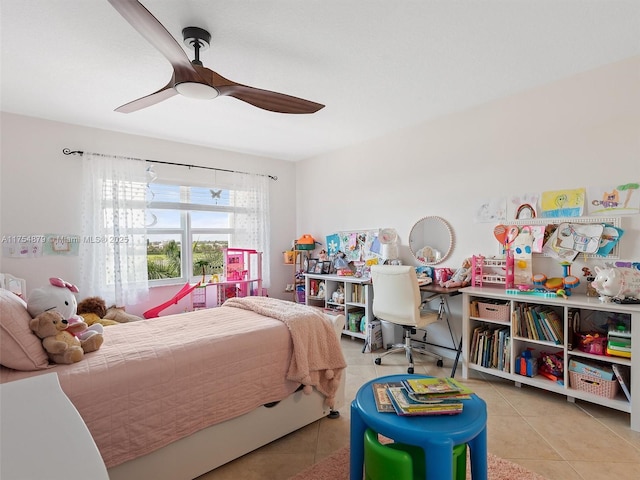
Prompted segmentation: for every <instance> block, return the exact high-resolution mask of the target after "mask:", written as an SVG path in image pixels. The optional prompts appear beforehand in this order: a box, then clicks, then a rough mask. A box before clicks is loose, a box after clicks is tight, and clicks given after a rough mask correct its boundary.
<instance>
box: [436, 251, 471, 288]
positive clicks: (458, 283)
mask: <svg viewBox="0 0 640 480" xmlns="http://www.w3.org/2000/svg"><path fill="white" fill-rule="evenodd" d="M470 283H471V260H470V259H468V258H465V259H464V261H463V262H462V266H461V267H460V268H459V269H457V270H456V271H455V272H454V273H453V275H452V276H451V278H450V279H449V280H447V281H446V282H440V286H441V287H445V288H456V287H464V286H466V285H469V284H470Z"/></svg>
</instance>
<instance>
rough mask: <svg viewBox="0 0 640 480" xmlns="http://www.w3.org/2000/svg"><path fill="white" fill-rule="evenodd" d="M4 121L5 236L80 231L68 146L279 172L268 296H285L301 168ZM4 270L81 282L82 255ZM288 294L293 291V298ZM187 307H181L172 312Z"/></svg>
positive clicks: (3, 267)
mask: <svg viewBox="0 0 640 480" xmlns="http://www.w3.org/2000/svg"><path fill="white" fill-rule="evenodd" d="M1 120H2V131H1V140H2V145H1V153H2V156H1V162H2V163H1V164H0V237H1V236H2V235H19V234H45V233H60V234H79V233H80V205H81V203H82V198H81V196H80V157H77V156H66V155H64V154H63V153H62V149H63V148H65V147H67V148H70V149H72V150H86V151H90V152H98V153H105V154H113V155H125V156H131V157H137V158H145V159H153V160H162V161H169V162H180V163H188V164H194V165H203V166H212V167H218V168H225V169H230V170H238V171H243V172H251V173H262V174H269V175H274V176H277V177H278V180H277V181H272V182H271V183H270V189H271V196H270V207H271V219H272V223H271V231H272V236H271V243H272V247H273V249H272V250H273V252H272V258H271V264H270V267H271V280H272V285H273V288H271V289H270V290H269V294H270V295H271V296H275V297H278V296H283V297H284V296H285V295H286V294H285V292H284V285H286V284H287V283H291V280H290V279H289V276H290V275H291V272H290V270H291V269H290V268H287V267H285V266H284V265H283V260H282V253H281V252H282V251H283V250H284V249H285V248H286V247H287V246H288V245H290V244H291V241H292V239H293V238H295V236H296V228H295V208H294V205H295V166H294V164H292V163H291V162H287V161H281V160H274V159H270V158H263V157H256V156H251V155H245V154H237V153H231V152H225V151H221V150H213V149H210V148H204V147H199V146H194V145H186V144H181V143H176V142H169V141H164V140H158V139H154V138H147V137H140V136H134V135H127V134H123V133H117V132H109V131H105V130H99V129H94V128H87V127H80V126H75V125H69V124H64V123H59V122H52V121H48V120H42V119H35V118H30V117H24V116H19V115H13V114H9V113H2V117H1ZM158 168H160V167H158ZM171 169H172V171H173V172H175V175H184V176H189V175H194V174H195V172H196V170H191V171H190V170H188V169H186V168H184V169H182V170H181V169H178V168H176V167H171ZM197 172H198V173H197V174H198V176H200V177H202V176H203V175H211V179H212V180H213V178H214V177H213V172H207V171H205V170H197ZM0 271H2V272H6V273H11V274H13V275H16V276H19V277H22V278H25V279H26V280H27V289H28V290H31V289H33V288H36V287H38V286H42V285H46V284H47V283H48V278H49V277H61V278H64V279H65V280H67V281H69V282H72V283H76V284H77V283H78V282H79V280H80V278H79V259H78V257H77V256H50V255H48V256H43V257H41V258H33V259H14V258H6V257H2V256H0ZM78 287H79V288H80V294H79V298H80V299H82V298H83V295H82V285H78ZM177 289H178V288H169V289H167V288H164V289H158V290H155V291H154V292H152V296H151V299H150V301H149V303H148V304H146V305H139V306H137V307H133V308H128V311H131V313H137V314H140V313H141V312H143V311H144V310H146V307H148V306H151V305H155V304H157V303H160V302H162V301H164V300H167V299H168V298H170V297H171V296H172V295H173V292H175V291H176V290H177ZM85 296H88V295H85ZM290 297H291V295H290V294H288V295H287V298H290ZM181 308H183V307H182V305H179V306H177V307H175V308H174V309H173V311H178V310H180V309H181ZM171 311H172V310H171V309H169V310H167V311H166V312H167V313H169V312H171Z"/></svg>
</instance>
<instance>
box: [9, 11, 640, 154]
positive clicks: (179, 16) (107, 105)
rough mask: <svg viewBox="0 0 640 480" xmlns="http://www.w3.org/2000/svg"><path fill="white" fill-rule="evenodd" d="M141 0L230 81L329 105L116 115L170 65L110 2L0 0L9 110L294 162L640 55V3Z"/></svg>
mask: <svg viewBox="0 0 640 480" xmlns="http://www.w3.org/2000/svg"><path fill="white" fill-rule="evenodd" d="M141 3H142V4H143V5H144V6H145V7H146V8H147V9H148V10H150V11H151V13H152V14H153V15H154V16H155V17H156V18H157V19H158V20H159V21H160V22H161V23H162V24H163V25H164V26H165V27H166V28H167V30H168V31H169V32H170V33H171V34H172V35H173V36H174V37H176V38H177V39H178V41H179V43H180V45H183V43H182V36H181V31H182V28H184V27H187V26H198V27H201V28H205V29H207V30H209V31H210V32H211V34H212V37H213V38H212V45H211V48H210V49H208V50H206V51H204V52H202V54H201V60H202V61H203V63H204V65H205V66H206V67H209V68H211V69H212V70H214V71H216V72H218V73H219V74H221V75H222V76H224V77H227V78H229V79H231V80H234V81H236V82H238V83H243V84H245V85H251V86H254V87H259V88H263V89H267V90H273V91H277V92H281V93H287V94H290V95H295V96H298V97H302V98H305V99H308V100H313V101H316V102H319V103H323V104H325V105H326V107H325V108H324V109H322V110H320V111H319V112H317V113H315V114H312V115H285V114H278V113H272V112H267V111H264V110H260V109H258V108H256V107H253V106H251V105H248V104H245V103H244V102H241V101H239V100H236V99H233V98H230V97H219V98H216V99H214V100H193V99H188V98H185V97H182V96H175V97H172V98H170V99H169V100H166V101H164V102H162V103H160V104H157V105H155V106H153V107H150V108H147V109H145V110H141V111H139V112H135V113H130V114H122V113H116V112H114V111H113V110H114V108H116V107H118V106H120V105H122V104H124V103H127V102H129V101H131V100H134V99H136V98H139V97H141V96H144V95H147V94H149V93H152V92H154V91H156V90H158V89H159V88H160V87H162V86H164V85H165V84H166V83H167V81H168V80H169V78H170V76H171V67H170V65H169V62H168V61H167V60H165V58H164V57H163V56H162V55H161V54H160V53H158V52H157V51H156V50H155V49H154V48H153V47H152V46H151V45H150V44H149V43H147V41H146V40H145V39H144V38H142V37H141V36H140V35H139V34H138V33H137V32H136V31H135V30H134V29H133V28H132V27H131V26H130V25H129V23H127V22H126V21H125V20H124V19H123V18H122V17H121V16H120V15H119V14H118V13H117V12H116V11H115V10H114V8H113V7H112V6H111V5H110V4H109V3H108V2H107V0H0V6H1V10H0V15H1V22H2V23H1V28H2V30H1V34H2V38H1V40H2V44H1V47H2V63H1V74H2V77H1V80H2V85H1V87H2V91H1V97H0V100H1V106H2V110H3V111H7V112H12V113H18V114H23V115H29V116H34V117H41V118H45V119H51V120H58V121H62V122H68V123H72V124H80V125H86V126H91V127H98V128H103V129H108V130H115V131H121V132H128V133H133V134H139V135H146V136H151V137H158V138H164V139H169V140H175V141H180V142H186V143H193V144H199V145H205V146H210V147H214V148H221V149H225V150H232V151H240V152H246V153H252V154H257V155H262V156H268V157H273V158H280V159H285V160H292V161H295V160H299V159H303V158H308V157H311V156H314V155H317V154H320V153H322V152H327V151H331V150H336V149H339V148H342V147H345V146H347V145H350V144H354V143H359V142H362V141H364V140H367V139H369V138H374V137H377V136H380V135H382V134H384V133H387V132H390V131H394V130H398V129H401V128H403V127H407V126H410V125H414V124H417V123H420V122H423V121H425V120H429V119H433V118H436V117H439V116H442V115H445V114H448V113H452V112H456V111H460V110H463V109H466V108H469V107H472V106H475V105H479V104H482V103H485V102H487V101H490V100H493V99H496V98H500V97H503V96H506V95H511V94H514V93H517V92H521V91H523V90H526V89H530V88H533V87H536V86H538V85H542V84H546V83H549V82H552V81H555V80H558V79H561V78H564V77H568V76H570V75H572V74H575V73H578V72H582V71H586V70H589V69H592V68H596V67H598V66H601V65H605V64H608V63H611V62H615V61H618V60H621V59H624V58H628V57H631V56H634V55H638V54H640V33H639V32H640V0H626V1H621V0H620V1H619V0H183V1H178V0H173V1H167V0H143V1H142V2H141ZM185 50H187V49H186V47H185ZM187 54H188V55H189V57H190V58H192V52H191V51H190V50H187Z"/></svg>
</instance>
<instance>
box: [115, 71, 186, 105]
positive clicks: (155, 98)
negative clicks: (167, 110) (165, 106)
mask: <svg viewBox="0 0 640 480" xmlns="http://www.w3.org/2000/svg"><path fill="white" fill-rule="evenodd" d="M173 85H174V83H173V78H172V79H171V81H170V82H169V83H167V84H166V85H165V86H164V87H162V88H161V89H160V90H158V91H157V92H153V93H152V94H150V95H147V96H146V97H141V98H138V99H137V100H133V101H132V102H129V103H125V104H124V105H121V106H119V107H118V108H116V110H115V111H116V112H120V113H131V112H137V111H138V110H142V109H143V108H147V107H150V106H151V105H155V104H156V103H160V102H162V101H163V100H166V99H167V98H171V97H173V96H174V95H177V94H178V92H177V91H176V89H175V88H174V87H173Z"/></svg>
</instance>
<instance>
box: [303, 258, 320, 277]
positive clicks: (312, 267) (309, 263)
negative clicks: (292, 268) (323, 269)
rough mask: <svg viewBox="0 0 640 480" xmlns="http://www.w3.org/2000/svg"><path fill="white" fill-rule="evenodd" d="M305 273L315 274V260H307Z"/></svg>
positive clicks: (316, 262) (316, 260)
mask: <svg viewBox="0 0 640 480" xmlns="http://www.w3.org/2000/svg"><path fill="white" fill-rule="evenodd" d="M306 263H307V273H317V272H316V268H317V266H318V259H317V258H310V259H308V260H307V262H306Z"/></svg>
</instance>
